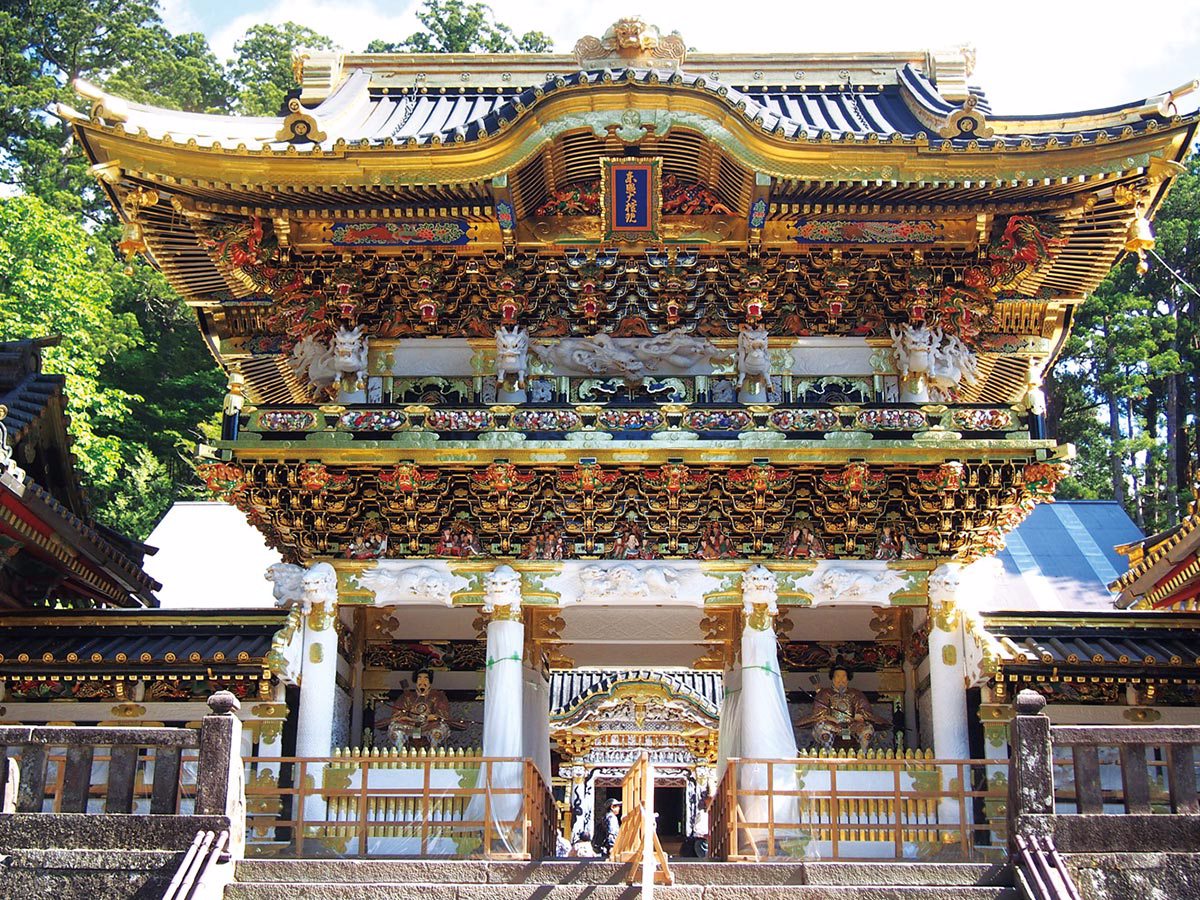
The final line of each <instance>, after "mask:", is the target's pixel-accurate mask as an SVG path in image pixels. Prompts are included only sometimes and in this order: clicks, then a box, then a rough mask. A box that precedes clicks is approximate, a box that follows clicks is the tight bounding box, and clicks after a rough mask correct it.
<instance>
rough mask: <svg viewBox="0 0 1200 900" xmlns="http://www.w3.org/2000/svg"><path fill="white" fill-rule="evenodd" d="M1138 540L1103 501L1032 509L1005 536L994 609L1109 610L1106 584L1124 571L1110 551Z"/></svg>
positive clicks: (1121, 560) (1124, 518)
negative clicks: (1013, 529) (1027, 515)
mask: <svg viewBox="0 0 1200 900" xmlns="http://www.w3.org/2000/svg"><path fill="white" fill-rule="evenodd" d="M1141 537H1142V532H1141V531H1140V530H1139V529H1138V527H1137V525H1135V524H1134V523H1133V520H1131V519H1130V518H1129V516H1128V515H1126V514H1125V511H1124V510H1123V509H1122V508H1121V506H1120V505H1119V504H1117V503H1115V502H1112V501H1108V500H1101V501H1097V500H1070V501H1066V500H1060V501H1059V502H1057V503H1046V504H1042V505H1039V506H1037V507H1036V508H1035V509H1034V511H1033V512H1032V513H1031V514H1030V516H1029V518H1027V519H1026V520H1025V521H1024V522H1022V523H1021V526H1020V527H1019V528H1017V530H1016V531H1015V532H1013V533H1012V534H1010V535H1009V536H1008V541H1007V547H1006V548H1005V549H1004V550H1003V551H1002V552H1001V553H999V554H997V557H998V559H999V560H1000V561H1001V562H1002V563H1003V565H1004V575H1005V577H1004V582H1003V584H1001V585H999V586H998V587H997V590H996V595H995V600H994V602H993V603H991V604H989V607H990V608H991V609H994V610H1041V611H1049V610H1111V609H1112V608H1113V600H1114V595H1113V594H1112V593H1111V592H1110V591H1109V590H1108V584H1109V582H1111V581H1114V580H1115V579H1116V578H1118V577H1119V576H1120V575H1122V574H1123V573H1124V572H1125V570H1126V568H1127V560H1126V559H1125V557H1123V556H1121V555H1120V554H1119V553H1117V552H1116V551H1115V550H1114V549H1113V548H1114V547H1115V546H1116V545H1117V544H1125V543H1129V542H1130V541H1136V540H1138V539H1140V538H1141Z"/></svg>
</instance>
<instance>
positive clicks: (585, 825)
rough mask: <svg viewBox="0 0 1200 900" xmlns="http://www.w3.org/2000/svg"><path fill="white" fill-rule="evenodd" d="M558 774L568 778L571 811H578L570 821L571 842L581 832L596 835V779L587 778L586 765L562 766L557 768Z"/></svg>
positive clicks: (575, 839) (577, 837) (576, 838)
mask: <svg viewBox="0 0 1200 900" xmlns="http://www.w3.org/2000/svg"><path fill="white" fill-rule="evenodd" d="M559 774H560V775H561V776H562V777H563V778H567V779H570V783H571V796H570V803H571V809H572V812H574V811H576V810H577V811H578V813H577V814H576V815H575V818H574V819H573V820H572V822H571V843H574V842H575V841H577V840H578V839H579V836H580V835H581V834H588V835H590V836H591V837H593V838H594V837H595V836H596V823H595V809H596V781H595V779H594V778H589V777H588V775H589V772H588V769H587V766H583V765H578V764H576V765H571V766H562V767H561V768H560V769H559Z"/></svg>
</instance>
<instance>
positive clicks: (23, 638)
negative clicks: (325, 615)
mask: <svg viewBox="0 0 1200 900" xmlns="http://www.w3.org/2000/svg"><path fill="white" fill-rule="evenodd" d="M287 621H288V611H287V610H262V611H248V612H241V611H237V612H235V611H229V610H221V611H220V612H212V611H198V610H189V611H187V612H177V611H174V610H103V611H99V610H97V611H90V612H78V611H74V610H39V611H38V613H37V614H36V615H29V614H24V613H6V614H0V673H11V674H14V675H24V676H30V675H35V674H37V675H47V674H76V675H80V674H116V673H121V674H127V675H129V674H133V675H138V674H145V675H161V674H163V673H165V672H171V673H173V674H197V673H208V672H212V671H219V672H227V671H233V670H247V669H250V670H257V671H259V672H261V670H263V669H264V668H269V667H270V661H269V660H268V657H269V655H270V654H271V652H272V650H273V649H274V641H275V637H276V635H277V634H278V633H279V632H280V630H281V629H283V628H284V627H285V625H286V624H287Z"/></svg>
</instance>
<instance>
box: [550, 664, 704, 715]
mask: <svg viewBox="0 0 1200 900" xmlns="http://www.w3.org/2000/svg"><path fill="white" fill-rule="evenodd" d="M639 683H641V684H651V685H655V686H657V687H662V688H665V689H666V690H667V691H668V692H669V693H670V694H671V695H673V696H677V697H681V698H684V699H687V700H690V701H691V702H692V703H694V704H695V705H696V706H698V707H700V708H701V709H702V710H704V711H706V712H709V713H710V714H711V715H712V716H714V717H715V716H716V715H717V714H718V712H719V710H720V708H721V698H722V693H723V691H724V673H722V672H715V671H714V672H709V671H697V670H694V669H569V670H559V671H555V672H552V673H551V675H550V715H551V717H556V716H557V717H562V716H565V715H568V714H570V713H571V712H573V711H574V710H576V709H577V708H578V707H580V706H581V705H582V704H584V703H585V702H587V701H588V700H590V699H592V698H593V697H598V696H604V695H611V694H613V693H614V692H615V691H616V690H617V689H618V688H619V687H623V686H626V685H636V684H639Z"/></svg>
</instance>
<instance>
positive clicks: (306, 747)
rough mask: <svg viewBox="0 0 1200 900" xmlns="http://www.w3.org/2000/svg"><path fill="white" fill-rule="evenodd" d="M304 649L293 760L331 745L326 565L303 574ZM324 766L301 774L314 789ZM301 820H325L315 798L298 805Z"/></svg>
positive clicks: (329, 573)
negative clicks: (309, 780) (300, 811)
mask: <svg viewBox="0 0 1200 900" xmlns="http://www.w3.org/2000/svg"><path fill="white" fill-rule="evenodd" d="M302 602H303V604H304V610H305V612H304V648H303V652H302V659H301V664H300V665H301V669H300V712H299V716H298V717H297V720H296V755H297V756H299V757H318V758H319V757H327V756H329V753H330V749H331V748H330V744H331V743H332V741H333V715H334V702H335V694H336V692H337V629H336V628H335V627H334V624H335V622H336V620H337V572H335V571H334V569H333V566H331V565H329V563H317V564H315V565H314V566H312V567H311V568H310V569H309V570H308V571H307V572H305V573H304V581H303V593H302ZM324 770H325V767H324V765H319V764H312V763H310V764H309V765H308V766H307V767H306V768H305V771H304V774H305V776H306V779H309V778H310V779H312V781H311V783H312V784H313V786H314V787H316V788H318V789H319V788H320V787H321V785H322V776H323V775H324ZM304 817H305V819H306V820H312V819H316V820H317V821H322V820H324V818H325V801H324V799H323V798H321V796H320V795H319V794H318V795H315V796H311V797H309V798H308V800H307V801H306V802H305V804H304Z"/></svg>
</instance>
